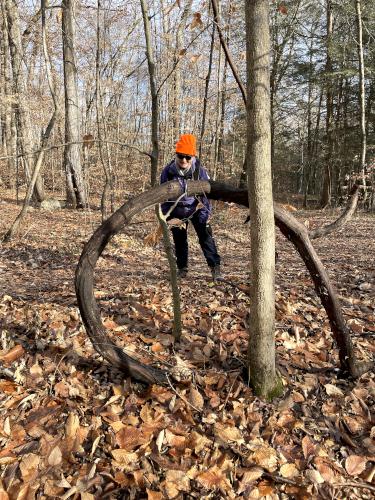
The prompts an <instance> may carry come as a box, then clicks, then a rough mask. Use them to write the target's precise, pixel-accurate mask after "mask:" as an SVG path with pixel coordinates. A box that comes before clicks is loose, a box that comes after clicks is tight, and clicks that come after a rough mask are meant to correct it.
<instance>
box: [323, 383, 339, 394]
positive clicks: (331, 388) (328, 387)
mask: <svg viewBox="0 0 375 500" xmlns="http://www.w3.org/2000/svg"><path fill="white" fill-rule="evenodd" d="M324 388H325V390H326V392H327V394H328V396H339V397H340V396H344V393H343V392H342V390H341V389H339V388H338V387H337V386H336V385H333V384H326V385H325V386H324Z"/></svg>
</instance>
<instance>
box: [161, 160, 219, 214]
mask: <svg viewBox="0 0 375 500" xmlns="http://www.w3.org/2000/svg"><path fill="white" fill-rule="evenodd" d="M197 169H198V171H197ZM197 174H198V175H197ZM193 178H194V179H195V180H198V179H199V180H206V181H207V180H209V178H210V177H209V175H208V173H207V170H206V169H205V168H203V167H202V165H201V164H200V161H199V159H198V158H194V159H193V162H192V166H191V168H190V169H189V171H188V172H187V174H186V175H181V174H180V173H179V171H178V170H177V166H176V163H175V161H174V160H172V161H171V162H170V163H168V165H166V166H165V167H164V168H163V171H162V173H161V175H160V184H164V182H168V181H176V180H177V181H178V182H179V183H180V186H181V187H182V189H183V190H184V191H185V189H186V181H187V180H191V179H193ZM174 201H175V200H169V201H167V202H165V203H162V205H161V210H162V212H163V214H164V215H165V214H166V213H167V212H168V210H169V209H170V208H171V207H172V206H173V203H174ZM199 201H201V202H202V203H203V205H204V208H200V209H199V210H198V219H199V222H202V223H205V222H207V220H208V218H209V216H210V214H211V210H212V207H211V203H210V202H209V200H208V198H207V197H206V196H199V197H198V196H184V197H183V198H181V200H180V201H179V202H178V203H177V205H176V207H175V208H174V210H173V211H172V213H171V214H170V216H169V217H170V218H176V219H187V218H189V217H190V216H192V215H193V214H194V212H195V211H196V208H197V205H198V203H199Z"/></svg>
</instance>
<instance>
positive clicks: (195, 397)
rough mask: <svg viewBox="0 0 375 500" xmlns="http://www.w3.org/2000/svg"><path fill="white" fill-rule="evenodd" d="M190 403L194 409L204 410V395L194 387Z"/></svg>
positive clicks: (190, 395)
mask: <svg viewBox="0 0 375 500" xmlns="http://www.w3.org/2000/svg"><path fill="white" fill-rule="evenodd" d="M189 403H191V404H192V405H193V406H194V408H197V409H198V410H202V408H203V406H204V399H203V396H202V394H201V393H200V392H199V391H198V390H197V389H195V388H194V387H192V388H191V389H190V392H189Z"/></svg>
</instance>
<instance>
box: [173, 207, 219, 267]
mask: <svg viewBox="0 0 375 500" xmlns="http://www.w3.org/2000/svg"><path fill="white" fill-rule="evenodd" d="M190 222H191V223H192V224H193V226H194V229H195V232H196V233H197V236H198V240H199V244H200V246H201V249H202V252H203V255H204V256H205V258H206V261H207V264H208V266H209V267H215V266H218V265H219V264H220V255H219V254H218V253H217V249H216V245H215V241H214V239H213V237H212V229H211V226H210V225H209V224H208V223H206V222H203V223H202V222H199V220H198V213H195V214H194V215H193V217H192V218H191V219H190ZM187 228H188V223H186V226H185V225H182V226H181V229H180V228H179V227H173V228H172V235H173V241H174V247H175V253H176V261H177V267H178V269H182V268H184V267H188V254H189V248H188V235H187Z"/></svg>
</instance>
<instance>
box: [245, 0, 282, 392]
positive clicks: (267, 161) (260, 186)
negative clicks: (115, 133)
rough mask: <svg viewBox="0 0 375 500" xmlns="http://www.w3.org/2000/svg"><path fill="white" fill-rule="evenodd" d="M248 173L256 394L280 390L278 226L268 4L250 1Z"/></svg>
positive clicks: (250, 352) (251, 340)
mask: <svg viewBox="0 0 375 500" xmlns="http://www.w3.org/2000/svg"><path fill="white" fill-rule="evenodd" d="M246 34H247V36H246V39H247V163H248V165H247V168H248V174H247V177H248V190H249V206H250V217H251V221H252V223H251V226H250V228H251V280H252V286H251V290H252V292H251V296H250V325H249V326H250V328H249V330H250V331H249V350H248V363H249V375H250V377H249V378H250V383H251V385H252V386H253V388H254V391H255V393H256V394H257V395H259V396H262V397H265V398H272V397H274V396H275V395H276V394H278V393H280V391H281V390H282V386H281V385H280V379H279V377H278V376H277V374H276V366H275V338H274V336H275V283H274V281H275V224H274V213H273V197H272V175H271V126H270V125H271V123H270V73H269V67H270V60H269V55H270V33H269V5H268V2H264V1H263V0H252V1H248V2H246Z"/></svg>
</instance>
